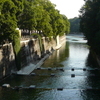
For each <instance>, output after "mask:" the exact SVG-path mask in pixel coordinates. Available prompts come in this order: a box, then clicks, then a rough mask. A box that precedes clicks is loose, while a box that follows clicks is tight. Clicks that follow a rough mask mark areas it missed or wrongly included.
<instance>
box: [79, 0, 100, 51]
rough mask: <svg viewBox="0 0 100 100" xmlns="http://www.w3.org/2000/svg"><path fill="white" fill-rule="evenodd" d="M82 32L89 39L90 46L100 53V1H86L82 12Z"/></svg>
mask: <svg viewBox="0 0 100 100" xmlns="http://www.w3.org/2000/svg"><path fill="white" fill-rule="evenodd" d="M80 13H81V15H80V19H81V22H80V27H81V31H82V32H83V33H84V34H85V36H86V38H87V39H88V44H89V45H90V46H91V47H92V48H93V49H94V50H95V51H96V52H97V53H99V51H100V39H99V38H100V0H86V1H85V5H84V6H83V7H82V8H81V10H80Z"/></svg>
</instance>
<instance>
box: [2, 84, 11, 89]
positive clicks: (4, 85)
mask: <svg viewBox="0 0 100 100" xmlns="http://www.w3.org/2000/svg"><path fill="white" fill-rule="evenodd" d="M2 87H4V88H9V87H10V84H3V85H2Z"/></svg>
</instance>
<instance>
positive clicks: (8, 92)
mask: <svg viewBox="0 0 100 100" xmlns="http://www.w3.org/2000/svg"><path fill="white" fill-rule="evenodd" d="M94 67H97V66H95V65H94V63H93V60H92V62H91V58H90V54H89V50H88V48H87V45H86V44H85V43H79V42H66V43H65V44H64V45H63V46H62V48H60V49H59V50H57V51H55V52H54V53H53V54H52V55H51V56H50V57H49V58H48V59H47V60H46V61H45V62H44V64H43V65H42V66H41V69H40V70H39V69H35V70H34V71H33V72H32V73H35V74H36V75H33V76H32V75H29V76H11V77H9V78H8V79H6V80H4V81H3V82H1V83H0V85H2V84H4V83H8V84H10V85H11V87H15V86H21V87H24V89H20V90H15V89H1V90H0V100H100V74H99V73H100V71H99V70H98V69H94ZM72 68H73V69H74V71H73V70H72ZM84 68H86V70H83V69H84ZM72 74H74V75H75V77H71V75H72ZM30 85H35V86H36V88H35V89H28V88H25V87H29V86H30Z"/></svg>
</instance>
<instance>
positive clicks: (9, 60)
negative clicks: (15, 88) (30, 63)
mask: <svg viewBox="0 0 100 100" xmlns="http://www.w3.org/2000/svg"><path fill="white" fill-rule="evenodd" d="M12 70H16V67H15V56H14V52H13V48H12V44H11V43H10V44H4V45H3V46H2V47H1V48H0V79H1V78H2V77H5V76H8V75H9V74H11V71H12Z"/></svg>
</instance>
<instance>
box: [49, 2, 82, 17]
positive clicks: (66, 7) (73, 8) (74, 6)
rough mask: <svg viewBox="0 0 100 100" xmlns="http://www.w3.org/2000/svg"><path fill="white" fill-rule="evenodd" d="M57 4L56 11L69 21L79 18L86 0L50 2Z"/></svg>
mask: <svg viewBox="0 0 100 100" xmlns="http://www.w3.org/2000/svg"><path fill="white" fill-rule="evenodd" d="M50 1H51V2H52V3H54V4H56V9H58V10H59V11H60V13H61V14H64V15H66V16H67V18H68V19H70V18H74V17H78V15H79V10H80V8H81V7H82V5H84V0H50Z"/></svg>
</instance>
